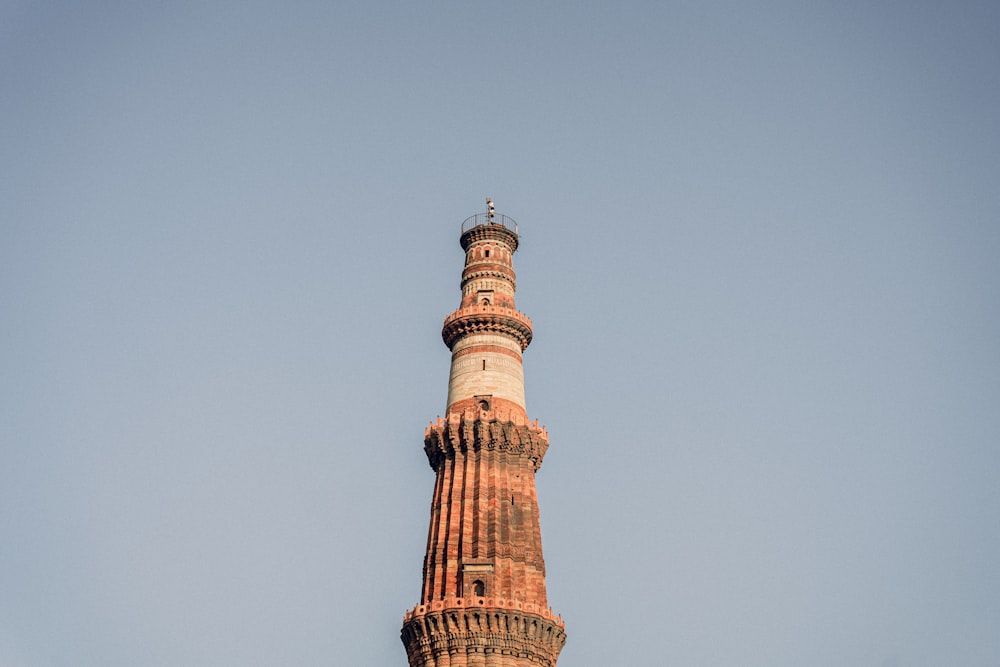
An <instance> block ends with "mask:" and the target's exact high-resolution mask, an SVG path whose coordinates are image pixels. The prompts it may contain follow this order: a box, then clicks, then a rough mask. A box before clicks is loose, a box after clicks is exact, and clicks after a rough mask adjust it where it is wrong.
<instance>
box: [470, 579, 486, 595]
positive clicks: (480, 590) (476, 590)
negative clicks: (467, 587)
mask: <svg viewBox="0 0 1000 667" xmlns="http://www.w3.org/2000/svg"><path fill="white" fill-rule="evenodd" d="M472 594H473V595H475V596H476V597H477V598H481V597H483V596H484V595H486V586H484V585H483V582H481V581H479V580H478V579H477V580H475V581H473V582H472Z"/></svg>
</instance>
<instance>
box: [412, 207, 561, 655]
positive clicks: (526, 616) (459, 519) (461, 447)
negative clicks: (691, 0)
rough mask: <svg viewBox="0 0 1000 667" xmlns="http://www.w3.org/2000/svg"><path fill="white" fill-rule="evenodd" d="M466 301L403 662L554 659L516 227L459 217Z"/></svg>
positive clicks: (540, 436)
mask: <svg viewBox="0 0 1000 667" xmlns="http://www.w3.org/2000/svg"><path fill="white" fill-rule="evenodd" d="M460 241H461V245H462V249H463V250H465V253H466V255H465V268H464V270H463V271H462V281H461V289H462V300H461V303H460V304H459V308H458V310H456V311H455V312H454V313H452V314H451V315H449V316H448V317H447V318H445V321H444V327H443V328H442V332H441V335H442V337H443V339H444V342H445V344H446V345H448V347H449V348H450V349H451V352H452V357H451V374H450V377H449V381H448V401H447V409H446V411H445V414H446V416H445V418H444V419H440V418H439V419H438V420H437V422H436V423H432V424H431V425H430V426H429V427H428V428H427V431H426V432H425V435H424V451H425V452H426V454H427V459H428V461H429V463H430V465H431V468H433V469H434V471H435V474H436V480H435V485H434V494H433V499H432V501H431V520H430V528H429V531H428V537H427V552H426V555H425V557H424V575H423V588H422V593H421V598H420V604H419V605H417V606H416V607H415V608H414V609H413V610H411V611H409V612H407V614H406V618H405V620H404V623H403V629H402V640H403V644H404V645H405V646H406V652H407V657H408V659H409V663H410V667H527V666H529V665H530V666H536V667H537V666H544V667H552V666H554V665H555V664H556V660H557V658H558V655H559V651H560V650H561V649H562V646H563V644H564V643H565V640H566V635H565V632H564V626H563V623H562V619H561V618H559V617H557V616H554V615H553V613H552V610H551V609H549V607H548V600H547V595H546V590H545V563H544V561H543V559H542V537H541V528H540V524H539V512H538V496H537V493H536V491H535V472H536V471H537V470H538V469H539V467H540V466H541V464H542V459H543V458H544V456H545V451H546V450H547V449H548V434H547V433H546V431H545V429H544V428H539V427H538V422H537V421H535V422H534V423H529V422H528V418H527V412H526V410H525V401H524V373H523V367H522V357H521V355H522V353H523V351H524V350H525V349H526V348H527V347H528V344H529V343H530V342H531V320H529V319H528V318H527V317H526V316H525V315H524V314H522V313H520V312H518V311H517V309H516V307H515V305H514V292H515V290H516V280H515V273H514V266H513V261H512V258H513V254H514V252H515V251H516V250H517V246H518V234H517V227H516V225H515V224H514V223H513V221H512V220H510V219H509V218H506V217H504V216H493V215H480V216H473V217H472V218H469V219H468V220H466V222H465V224H464V225H463V232H462V235H461V239H460Z"/></svg>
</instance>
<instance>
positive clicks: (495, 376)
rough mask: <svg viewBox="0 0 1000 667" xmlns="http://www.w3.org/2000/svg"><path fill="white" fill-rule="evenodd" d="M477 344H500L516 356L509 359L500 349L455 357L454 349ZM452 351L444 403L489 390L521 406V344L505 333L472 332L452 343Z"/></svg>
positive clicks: (457, 350) (492, 393)
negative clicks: (453, 344) (446, 397)
mask: <svg viewBox="0 0 1000 667" xmlns="http://www.w3.org/2000/svg"><path fill="white" fill-rule="evenodd" d="M477 345H493V346H497V347H502V348H504V349H506V350H510V351H511V352H513V353H514V354H516V355H517V358H516V359H513V358H511V357H510V356H509V355H508V354H504V353H503V352H475V353H469V354H466V355H462V356H459V357H458V358H455V356H454V354H455V353H458V352H461V351H462V350H465V349H468V348H469V347H474V346H477ZM452 352H453V355H452V362H451V376H450V377H449V379H448V405H451V404H452V403H454V402H456V401H461V400H463V399H466V398H472V397H473V396H481V395H484V394H491V395H493V396H494V397H496V398H504V399H506V400H508V401H513V402H514V403H516V404H517V405H519V406H521V407H522V408H524V407H525V405H524V367H523V366H522V365H521V361H520V359H521V346H520V345H518V344H517V342H515V341H513V340H511V339H510V338H508V337H507V336H499V335H495V334H472V335H468V336H464V337H463V338H462V339H461V340H460V341H459V342H458V343H456V344H455V348H454V350H453V351H452ZM484 362H485V363H484ZM484 366H485V368H484Z"/></svg>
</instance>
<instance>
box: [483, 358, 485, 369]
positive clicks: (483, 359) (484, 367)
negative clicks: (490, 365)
mask: <svg viewBox="0 0 1000 667" xmlns="http://www.w3.org/2000/svg"><path fill="white" fill-rule="evenodd" d="M483 370H484V371H485V370H486V360H485V359H483Z"/></svg>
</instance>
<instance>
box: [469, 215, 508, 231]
mask: <svg viewBox="0 0 1000 667" xmlns="http://www.w3.org/2000/svg"><path fill="white" fill-rule="evenodd" d="M488 225H494V226H495V225H499V226H501V227H503V228H504V229H506V230H507V231H511V232H514V234H515V235H516V234H517V223H516V222H514V219H513V218H510V217H508V216H506V215H503V214H501V213H494V214H493V217H492V218H491V217H490V214H489V213H477V214H475V215H470V216H469V217H468V218H466V219H465V222H463V223H462V233H463V234H464V233H465V232H467V231H469V230H470V229H472V228H473V227H481V226H488Z"/></svg>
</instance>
